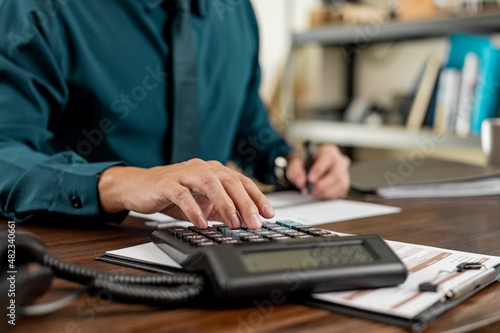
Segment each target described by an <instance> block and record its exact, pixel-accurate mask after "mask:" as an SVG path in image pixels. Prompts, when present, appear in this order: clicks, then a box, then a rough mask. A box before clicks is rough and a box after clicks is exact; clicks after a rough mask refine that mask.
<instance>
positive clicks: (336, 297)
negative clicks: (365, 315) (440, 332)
mask: <svg viewBox="0 0 500 333" xmlns="http://www.w3.org/2000/svg"><path fill="white" fill-rule="evenodd" d="M387 242H388V244H389V245H390V246H391V248H392V249H393V250H394V251H395V252H396V254H397V255H398V256H399V257H400V258H401V259H402V260H403V262H404V263H405V264H406V266H407V268H408V271H409V274H408V278H407V280H406V281H405V282H404V283H403V284H401V285H399V286H397V287H390V288H380V289H370V290H354V291H344V292H331V293H320V294H314V295H313V296H312V298H313V301H312V305H314V304H315V301H318V303H317V304H316V305H318V306H320V307H326V308H328V305H343V306H346V307H349V308H352V309H360V310H364V311H368V312H371V313H378V314H381V315H389V316H394V317H398V318H404V319H407V320H408V323H409V322H410V321H411V320H413V325H422V324H423V323H419V318H420V317H419V316H422V314H423V313H425V311H426V310H428V309H430V308H431V307H435V305H436V304H438V305H439V304H443V305H444V304H445V303H446V302H447V301H448V299H447V295H446V294H447V293H448V294H449V293H450V291H454V290H459V289H461V288H462V287H463V286H464V285H467V284H468V283H469V282H470V281H474V279H475V278H476V277H478V276H480V274H483V275H484V273H485V271H486V270H487V269H490V270H491V271H493V272H491V273H492V274H493V275H492V276H493V278H492V279H491V281H494V280H495V279H497V278H498V273H497V272H495V271H494V269H493V268H494V267H495V266H497V265H500V257H496V256H488V255H481V254H474V253H468V252H460V251H453V250H445V249H440V248H435V247H428V246H422V245H414V244H408V243H401V242H394V241H387ZM465 262H479V263H481V264H483V265H484V267H483V268H482V269H480V270H465V271H463V272H457V271H456V270H455V268H456V266H457V265H458V264H460V263H465ZM436 277H437V278H436ZM430 281H433V282H434V283H436V284H437V285H438V286H439V287H438V291H436V292H429V291H426V292H423V291H419V284H420V283H422V282H430ZM472 290H474V285H471V288H470V291H472ZM469 296H470V295H469ZM442 312H444V310H443V311H441V312H440V311H439V310H437V311H436V310H435V311H434V312H433V314H432V316H431V317H433V318H432V319H435V317H436V315H437V314H440V313H442ZM426 318H427V319H429V318H428V316H427V317H426ZM372 319H373V318H372ZM382 321H384V320H382ZM427 324H428V323H427ZM413 328H415V327H413Z"/></svg>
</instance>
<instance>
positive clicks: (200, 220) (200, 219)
mask: <svg viewBox="0 0 500 333" xmlns="http://www.w3.org/2000/svg"><path fill="white" fill-rule="evenodd" d="M198 227H199V228H201V229H206V228H207V227H208V222H207V220H206V219H205V218H204V217H203V216H199V217H198Z"/></svg>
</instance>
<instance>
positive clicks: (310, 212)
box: [271, 199, 401, 225]
mask: <svg viewBox="0 0 500 333" xmlns="http://www.w3.org/2000/svg"><path fill="white" fill-rule="evenodd" d="M400 211H401V209H400V208H398V207H391V206H384V205H378V204H373V203H368V202H359V201H351V200H341V199H338V200H329V201H318V202H313V203H309V204H306V205H295V206H292V207H285V208H278V209H275V213H276V215H275V217H274V218H272V219H271V220H272V221H276V220H293V221H296V222H300V223H304V224H308V225H318V224H325V223H333V222H340V221H347V220H354V219H359V218H364V217H371V216H378V215H386V214H394V213H399V212H400Z"/></svg>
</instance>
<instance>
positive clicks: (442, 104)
mask: <svg viewBox="0 0 500 333" xmlns="http://www.w3.org/2000/svg"><path fill="white" fill-rule="evenodd" d="M251 1H252V4H253V6H254V9H255V12H256V15H257V19H258V22H259V27H260V38H261V50H260V62H261V67H262V83H261V96H262V98H263V100H264V102H265V103H266V105H267V106H268V108H269V111H270V115H271V118H272V121H273V122H274V124H275V126H276V127H277V128H278V129H279V130H280V131H282V132H283V133H284V134H285V136H286V137H287V138H288V140H289V141H291V142H292V143H298V142H300V141H301V140H303V139H305V138H310V139H313V140H314V141H316V142H318V143H325V142H331V143H335V144H338V145H339V146H341V147H342V149H343V150H344V152H345V153H346V154H348V155H349V156H350V157H351V158H352V159H354V160H356V161H358V160H373V159H385V158H388V157H394V156H408V155H410V154H412V153H413V154H415V151H416V150H418V151H420V152H421V153H425V154H427V155H432V156H433V157H439V158H445V159H452V160H458V161H465V162H470V163H474V164H479V165H481V164H485V159H484V156H483V154H482V152H481V144H480V124H481V122H482V120H483V119H486V118H492V117H497V116H498V100H499V96H500V93H499V92H500V51H499V50H498V49H499V45H500V44H499V43H498V41H499V40H500V39H499V38H498V36H499V33H500V8H499V5H500V1H497V0H486V1H479V0H360V1H342V0H323V1H320V0H273V1H265V0H251ZM423 147H424V148H425V147H427V148H426V149H424V148H423Z"/></svg>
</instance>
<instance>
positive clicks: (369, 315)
mask: <svg viewBox="0 0 500 333" xmlns="http://www.w3.org/2000/svg"><path fill="white" fill-rule="evenodd" d="M492 269H494V275H495V277H494V278H493V279H490V280H488V281H486V282H485V283H482V284H480V285H478V286H476V287H475V288H473V289H472V290H470V291H468V292H466V293H464V294H463V295H461V296H460V297H457V298H454V299H446V301H444V302H441V301H439V302H436V303H434V304H433V305H432V306H430V307H429V308H427V309H425V310H424V311H422V312H420V313H419V314H418V315H416V316H415V317H413V318H405V317H400V316H397V315H392V314H387V313H381V312H375V311H369V310H365V309H360V308H356V307H352V306H347V305H343V304H338V303H333V302H328V301H324V300H320V299H315V298H308V299H306V300H304V301H303V302H302V304H304V305H307V306H312V307H317V308H321V309H325V310H329V311H332V312H337V313H340V314H345V315H349V316H355V317H359V318H363V319H368V320H373V321H378V322H382V323H385V324H389V325H395V326H400V327H403V328H405V329H408V330H411V331H413V332H419V331H421V330H423V329H425V328H426V327H427V326H429V325H430V324H431V323H432V322H433V321H435V320H436V319H438V318H439V316H441V315H442V314H443V313H445V312H446V311H448V310H450V309H452V308H454V307H455V306H457V305H458V304H460V303H462V302H463V301H465V300H467V299H468V298H469V297H471V296H473V295H475V294H476V293H478V292H480V291H481V290H483V289H485V288H486V287H488V286H490V285H491V284H493V283H495V282H497V281H499V279H500V265H496V266H494V267H492Z"/></svg>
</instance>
